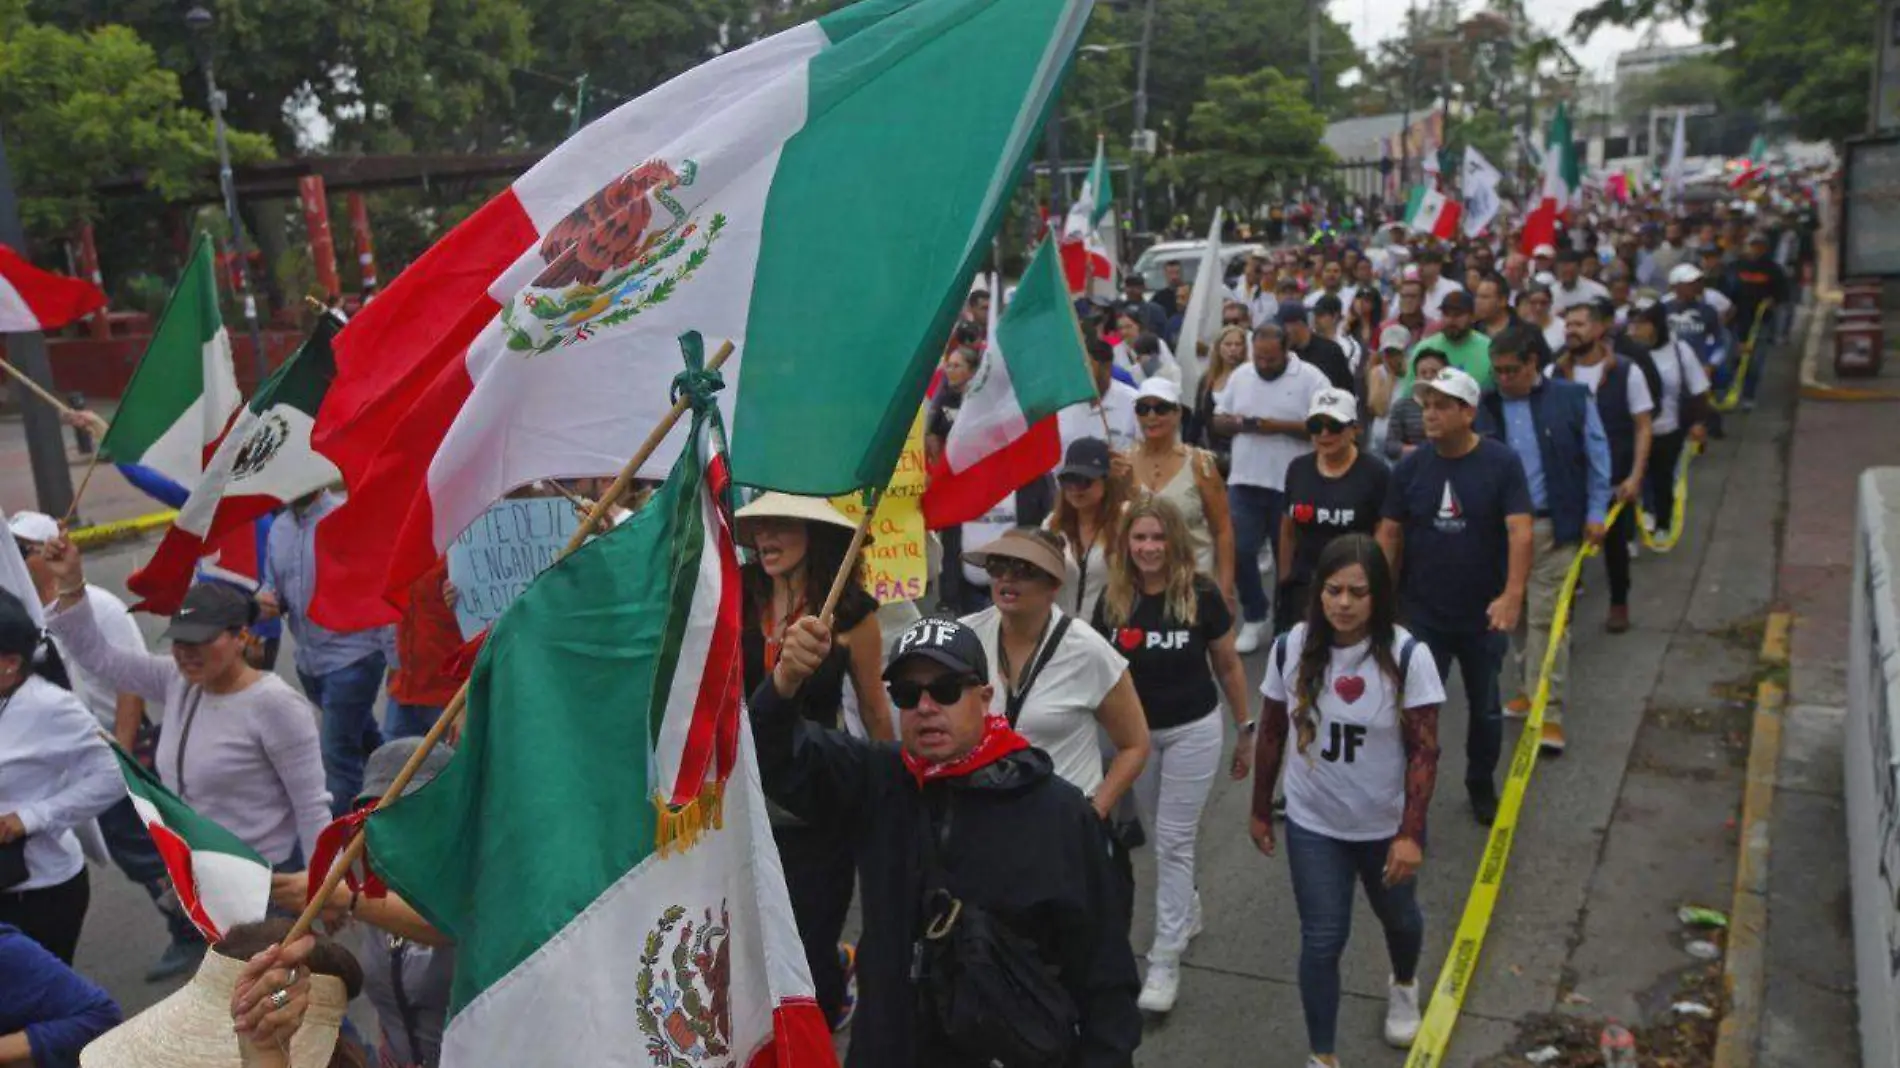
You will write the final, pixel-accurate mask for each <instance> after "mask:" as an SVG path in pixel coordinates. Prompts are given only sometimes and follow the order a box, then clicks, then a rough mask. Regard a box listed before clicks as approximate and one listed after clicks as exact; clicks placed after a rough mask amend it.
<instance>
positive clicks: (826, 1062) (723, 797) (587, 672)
mask: <svg viewBox="0 0 1900 1068" xmlns="http://www.w3.org/2000/svg"><path fill="white" fill-rule="evenodd" d="M695 404H696V408H697V409H698V411H697V412H696V414H695V417H694V419H693V425H692V430H691V434H690V436H689V438H688V440H689V442H690V443H691V446H690V447H688V448H686V449H684V450H682V452H681V454H680V456H679V458H678V459H677V461H676V462H675V464H674V465H673V470H672V472H671V474H670V475H669V476H668V477H667V479H666V481H665V483H664V484H663V485H662V486H661V487H660V489H659V490H658V491H657V492H656V493H655V494H654V496H653V497H652V498H651V499H650V500H649V501H648V502H647V504H645V505H644V506H643V507H642V508H641V509H640V511H639V512H637V513H636V514H635V515H634V516H633V517H632V518H631V519H629V520H627V521H626V522H625V523H623V524H621V525H620V526H618V527H615V528H613V529H612V530H610V531H609V532H607V533H605V534H603V535H601V536H600V537H598V538H596V539H594V540H593V541H591V542H589V543H588V544H587V545H585V546H583V547H582V548H580V549H579V550H578V551H576V552H575V553H573V554H572V555H570V556H568V557H566V558H565V559H563V560H561V561H559V562H557V563H555V564H554V565H553V566H552V567H549V568H548V569H547V570H546V571H544V572H542V573H541V575H540V577H538V578H537V579H536V580H535V581H534V583H533V584H532V585H531V586H529V587H528V589H527V590H526V592H524V593H523V594H522V595H521V596H520V597H519V598H518V599H517V600H516V601H515V602H514V604H513V605H511V606H510V607H509V608H508V610H507V612H506V613H504V614H503V615H502V617H501V619H500V620H498V621H497V622H496V623H495V626H494V630H493V633H492V636H491V637H490V639H489V641H488V642H487V643H485V645H484V646H483V648H482V652H481V654H480V656H479V657H478V659H477V660H476V663H475V668H474V673H473V675H472V677H471V678H470V681H469V702H468V703H469V707H468V720H467V723H468V727H467V729H466V731H465V732H464V734H463V736H462V743H461V745H460V746H459V747H458V749H457V751H456V754H455V759H454V760H453V761H452V762H451V763H450V764H449V766H448V768H447V769H446V770H444V771H443V772H442V773H441V774H440V775H439V776H438V777H437V778H436V779H435V780H433V781H432V782H430V783H429V785H428V786H426V787H424V788H423V789H421V790H419V791H417V792H416V793H414V794H413V795H410V796H407V797H404V798H402V799H401V800H398V801H396V802H394V803H392V804H391V805H390V806H389V807H387V808H384V809H380V810H378V811H376V812H375V813H374V814H372V815H371V816H370V818H369V821H368V834H369V845H370V850H369V852H370V856H371V857H373V858H374V861H375V865H376V870H377V872H378V874H380V875H381V876H382V877H383V879H384V880H386V881H387V882H388V884H389V885H390V886H391V887H392V888H394V889H395V890H396V891H397V892H399V893H400V894H401V895H402V897H403V900H405V901H406V902H408V903H409V904H411V905H413V906H415V907H416V909H418V910H419V911H420V912H421V913H422V914H423V915H424V916H426V917H428V918H429V920H430V922H432V923H434V924H435V925H436V926H437V927H439V928H440V929H442V930H443V931H445V932H448V933H449V934H451V935H453V936H454V938H455V940H456V960H455V979H454V983H453V987H452V991H451V998H450V1005H449V1015H448V1025H447V1028H446V1030H445V1033H444V1035H443V1040H442V1064H443V1066H444V1068H489V1066H494V1068H502V1066H507V1068H515V1066H518V1065H529V1064H542V1063H547V1060H548V1051H549V1048H550V1046H549V1036H559V1042H558V1045H559V1047H560V1051H561V1053H560V1057H559V1060H560V1062H561V1063H566V1064H585V1065H605V1064H654V1065H676V1066H677V1065H702V1064H703V1065H715V1064H717V1065H730V1066H744V1068H832V1066H834V1065H835V1064H836V1060H835V1055H834V1052H833V1049H832V1044H831V1032H830V1029H829V1027H828V1026H827V1024H826V1021H825V1019H824V1016H823V1013H822V1012H821V1011H820V1010H819V1008H818V1006H817V1003H816V1002H815V1001H814V1000H813V994H812V985H811V978H810V976H809V974H808V973H807V970H806V965H805V956H804V952H803V950H802V948H801V946H800V943H799V940H798V931H797V925H796V923H795V921H794V920H793V918H792V912H791V905H790V901H789V899H788V897H787V896H786V889H785V880H784V875H783V873H782V871H781V869H780V867H779V859H778V850H777V847H776V846H775V844H774V842H773V838H772V830H771V826H770V823H769V821H768V818H767V815H766V810H765V801H764V797H763V794H762V793H761V789H760V785H759V774H758V767H757V764H756V763H755V760H754V757H753V751H752V732H751V730H750V729H749V728H748V727H747V725H746V722H745V713H744V710H743V708H742V707H741V697H740V687H741V679H742V677H743V673H742V671H741V667H740V659H739V634H740V626H741V612H740V589H739V583H740V579H739V565H738V558H737V556H736V554H735V550H734V546H733V541H732V528H731V523H730V518H729V512H728V511H727V508H726V500H725V498H726V491H727V487H728V485H729V476H728V474H727V472H726V466H725V458H724V457H723V456H721V455H719V453H718V441H719V437H720V432H719V420H718V416H717V413H716V412H715V411H714V410H713V406H712V403H711V401H710V399H709V398H708V397H707V396H706V395H705V394H704V393H701V394H699V395H698V396H696V397H695ZM603 634H607V635H612V640H611V641H603V640H602V638H601V636H602V635H603ZM604 710H610V711H611V714H608V715H603V714H602V713H603V711H604Z"/></svg>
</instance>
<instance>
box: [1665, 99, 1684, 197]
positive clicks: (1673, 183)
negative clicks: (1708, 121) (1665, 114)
mask: <svg viewBox="0 0 1900 1068" xmlns="http://www.w3.org/2000/svg"><path fill="white" fill-rule="evenodd" d="M1687 117H1688V116H1687V113H1686V112H1682V111H1678V112H1676V136H1675V137H1673V138H1671V139H1670V142H1669V163H1668V165H1667V166H1665V167H1664V168H1663V192H1664V196H1665V197H1666V198H1667V199H1668V201H1669V203H1671V204H1676V203H1680V202H1681V200H1682V179H1683V173H1682V171H1683V166H1682V164H1683V153H1684V150H1685V149H1686V148H1687V144H1686V140H1687V138H1686V133H1685V131H1684V129H1683V124H1684V120H1685V119H1686V118H1687Z"/></svg>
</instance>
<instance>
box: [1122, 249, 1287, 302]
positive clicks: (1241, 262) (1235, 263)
mask: <svg viewBox="0 0 1900 1068" xmlns="http://www.w3.org/2000/svg"><path fill="white" fill-rule="evenodd" d="M1206 252H1207V242H1206V241H1162V242H1160V243H1158V244H1154V245H1150V246H1148V248H1147V249H1146V250H1144V251H1143V252H1142V254H1141V256H1140V258H1138V259H1136V260H1135V268H1134V271H1135V273H1136V274H1138V275H1140V276H1141V280H1142V284H1143V285H1145V286H1147V287H1148V289H1149V291H1150V292H1153V291H1154V290H1156V289H1158V288H1160V287H1161V286H1162V285H1164V284H1166V281H1167V276H1166V275H1165V274H1164V273H1163V270H1162V269H1163V268H1164V267H1165V266H1166V265H1167V264H1170V263H1178V264H1180V265H1181V280H1182V281H1183V282H1187V283H1189V284H1192V283H1193V282H1194V275H1195V273H1196V272H1198V271H1199V270H1200V269H1201V257H1202V256H1203V255H1205V254H1206ZM1267 252H1268V250H1267V246H1265V245H1260V244H1232V245H1227V244H1223V245H1222V246H1221V247H1220V256H1221V277H1222V278H1223V279H1225V278H1231V277H1233V276H1234V275H1236V274H1239V273H1240V272H1241V271H1242V270H1244V269H1245V268H1246V266H1247V257H1249V256H1265V255H1267Z"/></svg>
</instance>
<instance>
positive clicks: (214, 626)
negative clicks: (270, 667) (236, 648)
mask: <svg viewBox="0 0 1900 1068" xmlns="http://www.w3.org/2000/svg"><path fill="white" fill-rule="evenodd" d="M253 611H254V607H253V605H252V604H251V597H250V595H249V594H247V593H244V592H243V591H241V590H239V589H238V588H237V587H235V586H228V585H226V584H224V583H222V582H200V583H198V584H197V585H196V586H193V587H192V588H191V589H189V590H187V591H186V592H185V599H184V601H183V603H181V604H180V605H179V606H178V611H176V612H173V613H172V621H171V625H170V626H168V627H166V628H165V633H164V635H163V637H166V638H169V639H171V640H172V641H175V642H184V643H185V644H187V645H197V644H199V643H201V642H208V641H210V640H211V639H213V638H215V637H217V636H218V635H220V634H223V633H224V632H225V631H227V630H238V629H240V628H243V627H247V626H250V624H251V619H252V613H253Z"/></svg>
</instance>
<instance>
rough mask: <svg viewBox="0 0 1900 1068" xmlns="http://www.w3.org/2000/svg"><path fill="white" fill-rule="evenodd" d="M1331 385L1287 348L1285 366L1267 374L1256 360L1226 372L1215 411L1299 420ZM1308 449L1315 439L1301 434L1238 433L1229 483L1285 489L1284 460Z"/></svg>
mask: <svg viewBox="0 0 1900 1068" xmlns="http://www.w3.org/2000/svg"><path fill="white" fill-rule="evenodd" d="M1331 385H1332V383H1330V382H1328V381H1327V380H1326V376H1325V375H1323V374H1321V373H1320V370H1319V368H1317V367H1314V366H1313V365H1312V364H1310V363H1307V362H1306V361H1304V360H1302V359H1300V358H1299V357H1298V356H1295V355H1293V354H1292V353H1287V355H1286V366H1285V369H1284V370H1282V371H1281V372H1280V374H1279V375H1278V376H1277V377H1274V378H1271V379H1269V378H1266V377H1265V376H1263V375H1262V374H1261V373H1260V371H1259V369H1258V366H1257V364H1256V365H1255V366H1249V367H1241V368H1237V369H1236V370H1235V371H1234V373H1233V374H1232V375H1230V376H1229V377H1228V379H1227V385H1225V386H1223V387H1222V388H1221V390H1220V392H1218V393H1216V394H1215V395H1214V413H1215V414H1216V415H1233V416H1238V417H1240V418H1241V419H1242V420H1247V419H1274V420H1281V421H1285V422H1292V423H1299V424H1302V425H1303V424H1304V423H1305V422H1306V413H1307V410H1308V409H1309V408H1311V406H1312V403H1313V394H1315V393H1318V392H1319V391H1320V390H1322V389H1327V388H1329V387H1330V386H1331ZM1312 451H1313V443H1312V442H1311V441H1309V440H1307V439H1306V437H1304V436H1303V435H1302V436H1297V437H1296V436H1294V435H1291V434H1248V433H1242V434H1236V435H1234V453H1233V467H1232V470H1231V472H1230V473H1229V474H1228V476H1227V483H1228V485H1231V486H1259V487H1262V488H1264V489H1270V490H1279V491H1283V490H1285V489H1286V469H1287V465H1288V464H1291V463H1292V462H1293V460H1294V458H1295V457H1298V456H1301V455H1303V454H1305V453H1309V452H1312Z"/></svg>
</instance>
